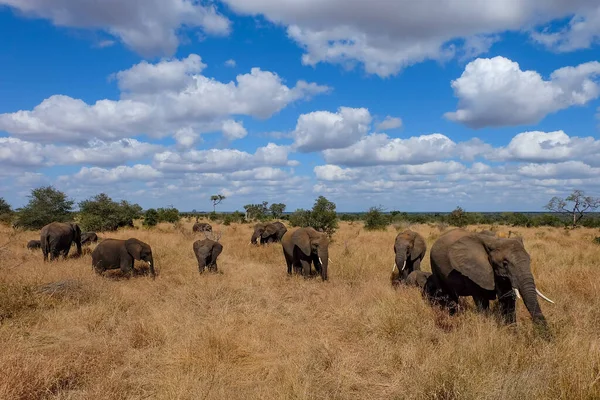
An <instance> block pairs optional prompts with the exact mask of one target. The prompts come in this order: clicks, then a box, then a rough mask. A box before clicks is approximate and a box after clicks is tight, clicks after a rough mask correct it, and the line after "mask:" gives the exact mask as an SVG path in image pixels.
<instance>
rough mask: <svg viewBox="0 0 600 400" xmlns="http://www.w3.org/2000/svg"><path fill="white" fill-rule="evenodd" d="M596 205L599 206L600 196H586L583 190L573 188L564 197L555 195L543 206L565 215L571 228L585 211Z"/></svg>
mask: <svg viewBox="0 0 600 400" xmlns="http://www.w3.org/2000/svg"><path fill="white" fill-rule="evenodd" d="M598 207H600V198H595V197H591V196H586V195H585V193H584V192H583V190H574V191H573V193H571V194H570V195H569V196H568V197H567V198H566V199H562V198H560V197H556V196H555V197H553V198H552V199H551V200H550V201H549V202H548V204H546V205H545V206H544V208H545V209H547V210H550V211H553V212H555V213H559V214H563V215H567V216H568V217H569V220H570V221H571V222H570V223H571V227H572V228H575V227H576V226H577V224H578V223H579V221H581V220H582V219H583V217H584V216H585V215H586V213H587V212H590V211H594V210H595V209H597V208H598Z"/></svg>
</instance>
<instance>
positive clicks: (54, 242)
mask: <svg viewBox="0 0 600 400" xmlns="http://www.w3.org/2000/svg"><path fill="white" fill-rule="evenodd" d="M40 243H41V245H42V252H43V253H44V261H47V260H48V255H50V260H55V259H57V258H58V256H59V255H60V254H62V255H63V258H67V256H68V255H69V250H70V249H71V245H72V244H73V243H75V245H76V246H77V255H78V256H81V229H80V228H79V225H77V224H75V223H73V222H67V223H65V222H51V223H49V224H48V225H46V226H44V227H43V228H42V230H41V231H40Z"/></svg>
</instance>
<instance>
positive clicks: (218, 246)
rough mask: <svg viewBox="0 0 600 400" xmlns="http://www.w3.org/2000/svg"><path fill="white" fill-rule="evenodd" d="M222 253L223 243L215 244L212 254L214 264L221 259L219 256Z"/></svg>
mask: <svg viewBox="0 0 600 400" xmlns="http://www.w3.org/2000/svg"><path fill="white" fill-rule="evenodd" d="M222 251H223V245H222V244H221V243H218V242H215V244H214V245H213V248H212V252H211V253H210V259H211V262H212V263H215V262H216V261H217V257H219V254H221V252H222Z"/></svg>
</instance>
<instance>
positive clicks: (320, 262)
mask: <svg viewBox="0 0 600 400" xmlns="http://www.w3.org/2000/svg"><path fill="white" fill-rule="evenodd" d="M319 264H321V265H323V261H321V257H319Z"/></svg>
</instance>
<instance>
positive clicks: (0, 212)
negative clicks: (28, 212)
mask: <svg viewBox="0 0 600 400" xmlns="http://www.w3.org/2000/svg"><path fill="white" fill-rule="evenodd" d="M13 216H14V213H13V210H12V208H10V204H8V203H7V202H6V200H4V199H3V198H2V197H0V224H6V225H10V224H11V222H12V220H13Z"/></svg>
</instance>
